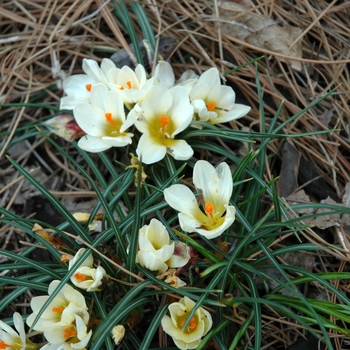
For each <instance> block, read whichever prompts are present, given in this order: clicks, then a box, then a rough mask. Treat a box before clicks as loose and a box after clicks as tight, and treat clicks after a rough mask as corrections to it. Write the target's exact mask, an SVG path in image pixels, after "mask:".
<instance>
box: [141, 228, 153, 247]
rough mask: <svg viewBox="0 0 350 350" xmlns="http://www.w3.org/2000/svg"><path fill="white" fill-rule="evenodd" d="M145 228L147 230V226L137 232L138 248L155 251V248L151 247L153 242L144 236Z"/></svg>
mask: <svg viewBox="0 0 350 350" xmlns="http://www.w3.org/2000/svg"><path fill="white" fill-rule="evenodd" d="M144 227H145V226H144ZM141 230H142V229H141ZM141 230H140V231H141ZM146 230H147V227H146V229H145V231H144V232H140V233H139V249H140V250H145V251H148V252H152V251H155V250H156V249H155V248H154V247H153V244H152V243H151V242H150V241H149V239H148V238H147V236H146Z"/></svg>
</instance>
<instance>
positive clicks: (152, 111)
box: [142, 86, 173, 122]
mask: <svg viewBox="0 0 350 350" xmlns="http://www.w3.org/2000/svg"><path fill="white" fill-rule="evenodd" d="M172 101H173V98H172V95H171V93H170V91H169V90H167V89H165V88H164V87H161V86H151V88H150V89H149V90H148V91H147V94H146V95H145V97H144V100H143V102H142V110H143V117H144V118H145V119H146V120H147V121H148V122H150V121H152V120H153V118H154V117H155V116H157V117H159V116H161V115H167V113H168V111H169V109H170V108H171V106H172V103H173V102H172Z"/></svg>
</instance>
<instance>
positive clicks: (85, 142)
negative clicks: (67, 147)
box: [78, 135, 112, 153]
mask: <svg viewBox="0 0 350 350" xmlns="http://www.w3.org/2000/svg"><path fill="white" fill-rule="evenodd" d="M78 146H79V147H80V148H81V149H83V150H84V151H87V152H92V153H97V152H102V151H105V150H107V149H109V148H111V147H112V145H110V144H109V143H107V142H105V141H103V140H102V138H100V137H94V136H90V135H85V136H83V137H82V138H81V139H80V140H79V141H78Z"/></svg>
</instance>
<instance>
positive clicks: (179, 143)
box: [164, 139, 194, 160]
mask: <svg viewBox="0 0 350 350" xmlns="http://www.w3.org/2000/svg"><path fill="white" fill-rule="evenodd" d="M164 145H165V146H166V150H167V152H168V153H169V154H170V155H172V156H173V157H174V159H176V160H188V159H190V158H191V157H192V156H193V153H194V152H193V149H192V147H191V146H190V145H189V144H188V143H187V142H186V141H185V140H173V139H167V140H164Z"/></svg>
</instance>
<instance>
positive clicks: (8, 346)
mask: <svg viewBox="0 0 350 350" xmlns="http://www.w3.org/2000/svg"><path fill="white" fill-rule="evenodd" d="M7 348H11V346H10V345H9V344H6V343H5V342H4V341H3V340H1V341H0V349H4V350H5V349H7Z"/></svg>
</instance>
